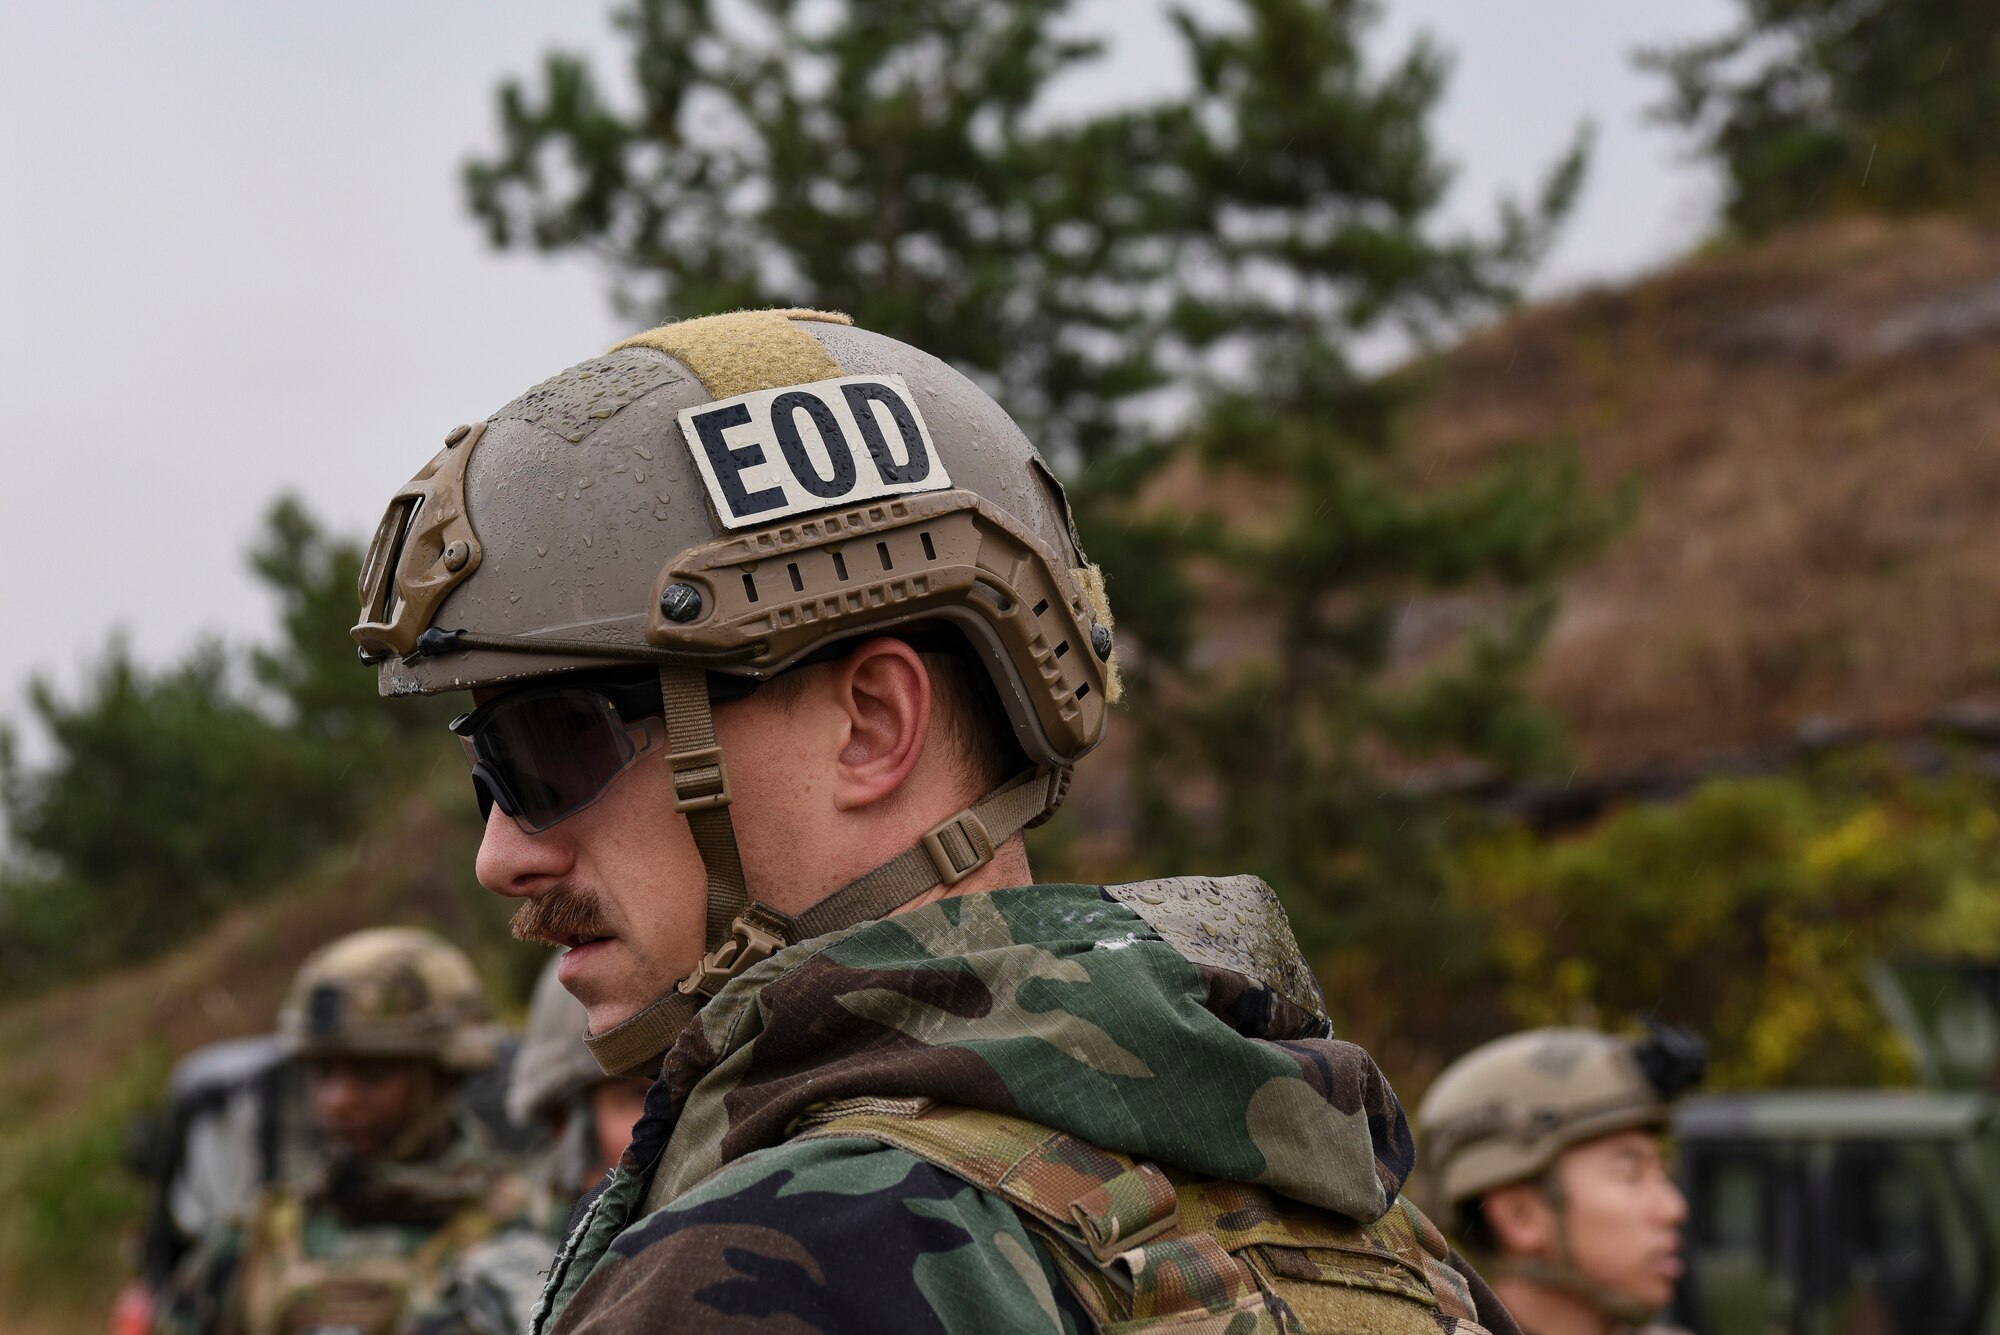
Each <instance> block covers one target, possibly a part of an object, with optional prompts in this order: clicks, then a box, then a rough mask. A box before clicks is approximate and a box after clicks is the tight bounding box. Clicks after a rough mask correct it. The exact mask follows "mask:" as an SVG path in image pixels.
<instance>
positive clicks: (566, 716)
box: [465, 690, 636, 830]
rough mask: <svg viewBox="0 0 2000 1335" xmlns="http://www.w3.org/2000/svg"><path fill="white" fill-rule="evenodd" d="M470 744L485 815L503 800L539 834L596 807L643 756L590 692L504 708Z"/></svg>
mask: <svg viewBox="0 0 2000 1335" xmlns="http://www.w3.org/2000/svg"><path fill="white" fill-rule="evenodd" d="M465 741H466V749H467V750H468V751H470V752H471V753H472V759H473V762H474V765H475V766H476V767H477V768H478V769H480V770H483V771H484V773H483V774H475V776H474V780H473V783H474V787H475V788H476V789H477V790H478V791H479V796H480V809H481V812H482V814H484V813H485V812H486V811H488V810H490V803H491V802H494V801H497V802H498V803H499V805H500V808H501V809H502V810H503V811H506V812H507V813H508V814H509V815H511V816H513V817H514V818H515V819H516V820H518V821H520V822H521V823H522V824H523V825H525V826H527V827H529V828H530V829H534V830H545V829H547V828H548V827H549V826H551V825H554V824H555V823H556V822H557V821H559V820H561V819H562V818H563V817H565V816H569V815H573V814H574V813H576V812H577V811H580V810H582V809H583V808H584V807H586V806H588V805H590V803H591V802H592V801H594V800H596V798H597V797H598V796H599V794H601V793H603V791H604V790H605V788H607V787H609V786H610V783H611V781H612V780H613V779H615V778H617V777H618V775H619V774H621V773H623V772H624V769H625V767H626V766H627V765H628V764H630V763H631V761H632V758H633V756H634V755H635V754H636V751H635V750H634V748H633V745H632V740H631V738H630V737H628V736H627V735H626V732H625V728H624V726H623V725H622V724H620V723H619V721H618V717H617V715H616V714H614V713H613V712H612V710H611V706H610V704H609V703H608V702H607V701H606V700H605V699H604V697H603V696H601V695H598V694H595V693H594V692H591V691H583V690H572V691H557V692H553V693H550V694H546V695H535V696H529V697H526V698H523V699H520V700H507V701H501V702H499V703H498V704H497V705H496V707H495V708H494V710H493V712H492V713H491V714H490V715H488V716H487V717H486V718H485V719H483V720H480V721H479V722H478V724H477V726H476V727H474V728H473V730H472V731H471V733H470V735H468V736H466V738H465Z"/></svg>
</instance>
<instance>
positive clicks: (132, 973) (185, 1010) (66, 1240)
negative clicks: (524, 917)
mask: <svg viewBox="0 0 2000 1335" xmlns="http://www.w3.org/2000/svg"><path fill="white" fill-rule="evenodd" d="M447 777H448V779H449V782H447V781H446V779H447ZM462 788H463V781H462V779H460V778H459V776H457V775H456V774H453V775H450V776H443V775H440V776H437V777H436V779H435V780H434V781H433V782H431V783H429V784H428V785H426V786H424V787H423V788H421V789H419V790H418V791H416V792H413V793H411V794H410V795H408V796H407V797H406V798H404V799H403V800H401V801H399V802H397V803H396V804H395V805H393V806H392V807H390V808H388V809H385V811H384V812H383V813H382V816H381V818H380V819H379V820H378V821H377V822H376V823H375V825H374V826H373V827H372V828H371V831H370V833H369V834H367V835H366V836H365V837H364V838H362V839H361V840H359V841H358V842H357V843H356V844H355V846H354V847H352V848H351V849H348V850H346V851H344V852H342V853H341V854H339V855H337V856H335V857H332V858H329V859H328V860H326V861H325V862H324V863H323V864H322V865H320V866H318V867H316V868H314V869H313V870H312V871H311V872H310V873H308V874H307V875H305V876H303V877H301V878H300V879H299V880H298V881H297V882H296V883H295V884H293V885H291V886H288V887H286V888H285V889H284V890H282V891H280V892H278V893H277V894H275V895H274V896H272V897H271V898H270V899H269V900H266V901H264V902H262V903H259V904H256V905H253V906H250V907H247V908H244V909H241V910H238V911H236V912H234V913H232V914H230V915H229V916H227V917H225V918H224V919H222V920H221V921H220V922H218V923H217V924H216V925H215V926H214V927H212V928H211V929H209V930H208V931H206V932H205V933H203V934H202V936H201V937H200V938H199V939H198V940H196V941H195V942H193V943H191V944H190V945H188V946H187V947H185V948H183V949H181V950H177V951H175V952H173V953H171V954H168V955H165V956H162V957H161V958H159V959H156V960H153V961H151V962H149V963H147V964H144V965H141V966H138V967H135V968H131V969H126V970H122V971H120V972H117V973H113V974H109V975H106V976H103V977H99V978H94V979H91V980H89V981H87V982H82V983H79V984H77V985H75V986H72V987H66V988H61V989H58V990H56V991H54V992H50V993H46V994H44V995H41V996H38V997H34V998H31V999H29V1000H26V1001H23V1002H18V1003H15V1004H13V1005H10V1006H7V1007H5V1008H0V1203H4V1204H0V1312H6V1313H7V1314H8V1319H7V1321H6V1323H5V1325H6V1328H7V1329H8V1330H10V1331H13V1330H23V1329H28V1330H34V1329H42V1330H48V1331H51V1332H54V1331H68V1330H77V1331H95V1330H102V1329H103V1316H104V1312H105V1310H106V1307H107V1305H108V1303H109V1301H110V1298H111V1296H112V1292H113V1291H114V1290H115V1288H116V1287H117V1283H118V1282H119V1281H121V1280H122V1279H123V1277H124V1274H125V1272H126V1266H125V1264H124V1262H123V1261H122V1260H121V1257H120V1252H119V1239H120V1233H121V1230H122V1229H124V1228H125V1227H126V1226H128V1225H129V1224H131V1223H132V1222H133V1221H135V1220H136V1218H137V1211H138V1208H139V1204H140V1200H139V1192H138V1189H137V1187H136V1185H135V1184H134V1183H133V1182H132V1181H131V1180H130V1179H129V1177H128V1176H127V1175H126V1174H125V1173H124V1171H123V1170H122V1168H121V1167H120V1164H119V1160H120V1156H121V1154H122V1151H123V1145H124V1136H125V1128H126V1123H127V1120H128V1119H129V1117H130V1115H131V1114H132V1113H133V1112H134V1111H136V1110H137V1109H138V1108H139V1107H140V1106H142V1105H143V1104H144V1103H146V1102H147V1101H149V1100H151V1099H153V1098H156V1097H157V1096H158V1094H159V1092H160V1090H161V1089H162V1088H163V1086H164V1082H165V1079H166V1074H167V1071H168V1070H169V1069H170V1067H171V1065H172V1062H173V1059H174V1058H176V1057H178V1056H180V1055H181V1054H183V1053H185V1052H187V1051H188V1050H189V1049H191V1048H194V1047H197V1046H199V1045H201V1044H203V1043H208V1042H212V1041H214V1040H216V1039H221V1038H229V1037H234V1036H237V1035H242V1034H252V1033H262V1032H268V1031H269V1030H270V1028H271V1025H272V1021H273V1018H274V1016H275V1015H276V1012H277V1008H278V1005H279V1003H280V1001H281V1000H282V998H283V996H284V991H285V987H286V985H287V984H288V983H289V981H290V979H291V976H292V974H293V973H294V971H296V970H297V968H298V966H299V964H300V962H301V961H303V960H304V958H305V956H306V955H307V954H308V953H310V952H311V951H312V950H313V949H314V948H315V947H317V946H319V945H322V944H324V943H325V942H326V941H328V940H330V939H332V938H333V937H336V936H339V935H341V934H342V933H345V932H350V931H354V930H356V929H358V928H362V927H369V926H379V925H383V924H390V923H411V924H422V925H428V926H432V927H436V928H438V929H440V930H441V931H444V932H446V933H447V934H448V935H450V936H451V937H452V938H453V939H454V940H456V941H459V942H461V943H463V944H465V945H467V946H468V947H470V948H471V949H472V950H473V952H474V954H475V956H476V957H477V958H478V960H479V962H480V965H481V968H482V969H483V971H484V972H485V973H486V975H487V980H488V983H489V984H490V985H491V987H492V990H493V992H494V994H495V996H496V997H503V998H506V999H508V1000H509V1001H510V1002H517V1001H518V999H519V998H520V997H522V996H524V995H525V991H526V986H527V984H528V983H529V982H530V981H532V974H533V970H534V969H535V968H537V967H538V966H539V964H540V962H541V956H540V952H538V951H533V950H530V949H529V948H527V947H523V946H518V945H516V944H514V943H512V942H511V941H509V940H508V938H507V936H506V926H505V923H506V906H505V905H504V904H503V903H502V902H501V901H500V900H498V899H496V898H494V897H493V896H492V895H489V894H487V893H486V892H485V891H483V890H480V889H479V888H478V886H477V885H476V883H475V882H474V881H473V879H472V872H471V868H472V849H473V846H474V841H475V839H476V836H477V827H476V826H475V825H474V824H473V823H472V821H471V819H470V815H471V803H470V802H469V801H468V800H467V799H466V797H465V794H464V793H463V791H462Z"/></svg>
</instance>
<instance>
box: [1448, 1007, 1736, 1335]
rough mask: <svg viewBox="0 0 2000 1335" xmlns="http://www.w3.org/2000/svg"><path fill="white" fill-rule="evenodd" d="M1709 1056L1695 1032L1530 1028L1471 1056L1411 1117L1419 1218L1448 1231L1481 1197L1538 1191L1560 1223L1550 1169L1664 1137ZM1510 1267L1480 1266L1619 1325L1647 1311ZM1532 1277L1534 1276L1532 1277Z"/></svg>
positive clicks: (1590, 1287)
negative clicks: (1609, 1143)
mask: <svg viewBox="0 0 2000 1335" xmlns="http://www.w3.org/2000/svg"><path fill="white" fill-rule="evenodd" d="M1705 1064H1706V1051H1705V1049H1704V1047H1703V1045H1702V1042H1701V1040H1700V1039H1699V1038H1697V1037H1696V1036H1695V1035H1694V1034H1692V1033H1690V1032H1689V1031H1687V1030H1684V1029H1675V1028H1671V1027H1668V1026H1665V1025H1660V1026H1655V1027H1654V1028H1653V1029H1652V1031H1651V1032H1650V1033H1649V1034H1648V1035H1647V1036H1646V1037H1645V1038H1643V1039H1639V1040H1637V1041H1634V1040H1631V1039H1625V1038H1614V1037H1612V1036H1611V1035H1609V1034H1601V1033H1598V1032H1597V1031H1595V1030H1592V1029H1530V1030H1528V1031H1526V1032H1524V1033H1519V1034H1511V1035H1509V1036H1508V1037H1506V1038H1501V1039H1496V1040H1494V1041H1493V1042H1491V1043H1488V1044H1486V1045H1485V1046H1483V1047H1478V1048H1474V1049H1473V1050H1472V1051H1471V1052H1468V1053H1467V1054H1466V1055H1465V1056H1463V1057H1460V1058H1459V1059H1458V1060H1457V1061H1455V1062H1453V1063H1452V1064H1451V1065H1450V1066H1448V1067H1446V1068H1445V1069H1444V1071H1443V1072H1442V1073H1440V1074H1439V1076H1438V1078H1437V1079H1436V1080H1435V1081H1433V1082H1432V1083H1431V1087H1430V1089H1429V1090H1428V1091H1427V1092H1426V1093H1425V1095H1424V1101H1423V1103H1422V1105H1421V1106H1419V1108H1418V1109H1417V1155H1418V1162H1419V1164H1420V1165H1421V1166H1422V1168H1423V1172H1424V1177H1425V1179H1426V1181H1427V1183H1428V1189H1427V1199H1426V1201H1425V1202H1424V1208H1425V1210H1426V1212H1428V1213H1430V1214H1431V1217H1432V1218H1434V1219H1437V1220H1439V1221H1440V1222H1441V1223H1444V1224H1445V1225H1446V1226H1447V1227H1454V1226H1455V1227H1458V1228H1460V1229H1461V1231H1462V1230H1463V1225H1464V1221H1465V1220H1466V1219H1467V1218H1468V1217H1469V1214H1470V1211H1471V1210H1472V1209H1473V1208H1474V1207H1475V1206H1476V1204H1477V1202H1478V1201H1479V1198H1480V1197H1482V1196H1484V1195H1485V1194H1486V1193H1487V1192H1489V1191H1492V1190H1494V1189H1496V1188H1499V1187H1504V1186H1508V1185H1510V1184H1512V1183H1516V1182H1539V1183H1541V1184H1542V1186H1543V1190H1544V1191H1545V1192H1546V1193H1547V1194H1548V1195H1549V1198H1550V1202H1551V1204H1552V1205H1553V1206H1554V1207H1555V1209H1556V1211H1557V1212H1558V1214H1559V1215H1560V1214H1561V1213H1562V1211H1563V1200H1562V1196H1561V1192H1560V1189H1559V1187H1558V1184H1557V1182H1556V1180H1555V1177H1554V1174H1553V1172H1552V1170H1553V1169H1554V1167H1555V1164H1556V1160H1557V1159H1558V1158H1560V1157H1561V1155H1562V1152H1563V1151H1564V1150H1566V1149H1568V1148H1570V1147H1571V1146H1572V1145H1581V1144H1582V1143H1584V1142H1585V1141H1588V1140H1594V1139H1596V1138H1597V1137H1599V1136H1608V1135H1610V1134H1612V1133H1613V1132H1616V1131H1629V1130H1636V1129H1643V1128H1659V1129H1662V1130H1664V1129H1665V1128H1666V1127H1667V1126H1668V1125H1670V1124H1671V1122H1672V1120H1673V1101H1674V1100H1675V1099H1676V1098H1677V1097H1679V1096H1680V1094H1681V1093H1682V1091H1684V1090H1686V1089H1688V1088H1689V1087H1691V1086H1692V1085H1694V1084H1695V1082H1697V1081H1698V1080H1700V1079H1701V1072H1702V1068H1703V1066H1704V1065H1705ZM1564 1227H1565V1239H1564V1242H1563V1249H1564V1252H1565V1258H1564V1259H1562V1260H1560V1261H1558V1262H1557V1263H1555V1264H1552V1265H1550V1264H1542V1265H1530V1264H1527V1263H1522V1264H1515V1265H1512V1266H1511V1267H1510V1266H1509V1265H1505V1264H1501V1263H1499V1262H1498V1261H1497V1260H1496V1259H1495V1258H1477V1259H1479V1261H1480V1263H1481V1264H1482V1266H1483V1267H1484V1268H1486V1269H1487V1270H1488V1271H1489V1273H1505V1272H1506V1271H1507V1270H1508V1269H1510V1268H1511V1269H1513V1270H1514V1271H1516V1272H1518V1273H1520V1274H1521V1275H1522V1276H1523V1277H1524V1278H1530V1279H1534V1280H1537V1281H1539V1282H1542V1283H1547V1284H1554V1285H1557V1286H1559V1287H1563V1288H1567V1289H1569V1290H1571V1291H1573V1292H1575V1293H1578V1294H1580V1295H1581V1296H1583V1297H1584V1298H1586V1299H1587V1300H1589V1301H1591V1302H1593V1303H1595V1304H1596V1305H1597V1306H1598V1307H1599V1308H1601V1309H1602V1310H1604V1311H1606V1312H1607V1313H1609V1314H1610V1315H1612V1316H1614V1317H1616V1318H1617V1319H1619V1320H1624V1321H1631V1322H1635V1323H1636V1322H1644V1321H1646V1320H1650V1319H1651V1317H1652V1315H1653V1313H1652V1312H1651V1311H1650V1310H1649V1309H1645V1308H1640V1307H1635V1306H1634V1305H1633V1304H1632V1303H1631V1301H1630V1300H1629V1299H1626V1298H1624V1297H1623V1296H1622V1295H1619V1294H1615V1293H1612V1292H1610V1291H1609V1290H1607V1289H1604V1288H1603V1287H1602V1286H1600V1285H1597V1284H1595V1283H1593V1282H1591V1281H1589V1280H1588V1279H1586V1278H1584V1277H1583V1276H1582V1275H1580V1274H1578V1273H1576V1271H1575V1270H1574V1269H1573V1268H1572V1267H1570V1266H1569V1265H1568V1264H1567V1259H1566V1254H1567V1251H1568V1246H1567V1237H1566V1229H1567V1225H1566V1224H1565V1226H1564ZM1531 1272H1532V1273H1531Z"/></svg>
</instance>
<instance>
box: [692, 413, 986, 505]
mask: <svg viewBox="0 0 2000 1335" xmlns="http://www.w3.org/2000/svg"><path fill="white" fill-rule="evenodd" d="M885 417H886V418H887V419H888V423H887V424H888V428H889V429H888V430H887V431H885V430H883V426H884V422H883V420H882V419H883V418H885ZM681 432H682V434H683V436H685V437H686V439H687V441H688V443H689V444H690V446H691V447H692V448H693V450H694V457H695V465H696V467H698V468H699V469H700V470H701V479H702V481H703V482H705V483H706V484H707V485H708V499H709V502H710V503H711V504H712V505H713V506H714V507H715V513H716V517H717V518H718V519H720V520H721V521H722V524H723V526H724V527H725V528H742V527H743V526H744V525H745V524H752V523H762V522H768V521H770V520H773V519H782V518H784V517H785V516H787V515H796V514H804V513H806V512H808V511H811V510H824V509H825V508H826V507H827V506H828V505H830V504H846V503H849V502H852V501H872V500H877V499H880V498H881V497H884V496H901V495H906V494H908V493H910V492H917V491H937V490H940V489H942V488H945V487H949V486H950V485H951V475H950V474H949V473H948V472H946V471H945V466H944V461H943V460H941V459H938V458H937V457H936V456H935V453H934V450H933V447H932V445H931V437H930V432H929V431H928V430H926V429H925V427H924V419H923V416H922V414H921V413H919V412H918V410H917V405H916V402H915V400H913V399H912V398H911V397H910V391H909V387H908V386H907V385H905V384H904V383H903V378H902V377H901V376H881V377H871V376H850V377H846V378H844V379H840V380H822V381H819V382H818V383H816V384H810V385H795V386H793V387H792V388H790V389H781V390H780V389H767V390H759V391H757V392H755V393H751V394H739V395H737V396H736V397H735V398H733V399H724V400H723V401H721V402H720V403H715V404H711V405H709V406H708V407H706V408H683V409H682V410H681ZM892 439H893V440H894V442H895V443H894V444H893V445H892V444H891V443H890V442H891V440H892ZM857 445H859V446H860V447H862V448H861V452H860V455H859V456H858V457H857V448H856V447H857ZM863 459H865V460H866V462H865V463H864V462H863Z"/></svg>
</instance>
